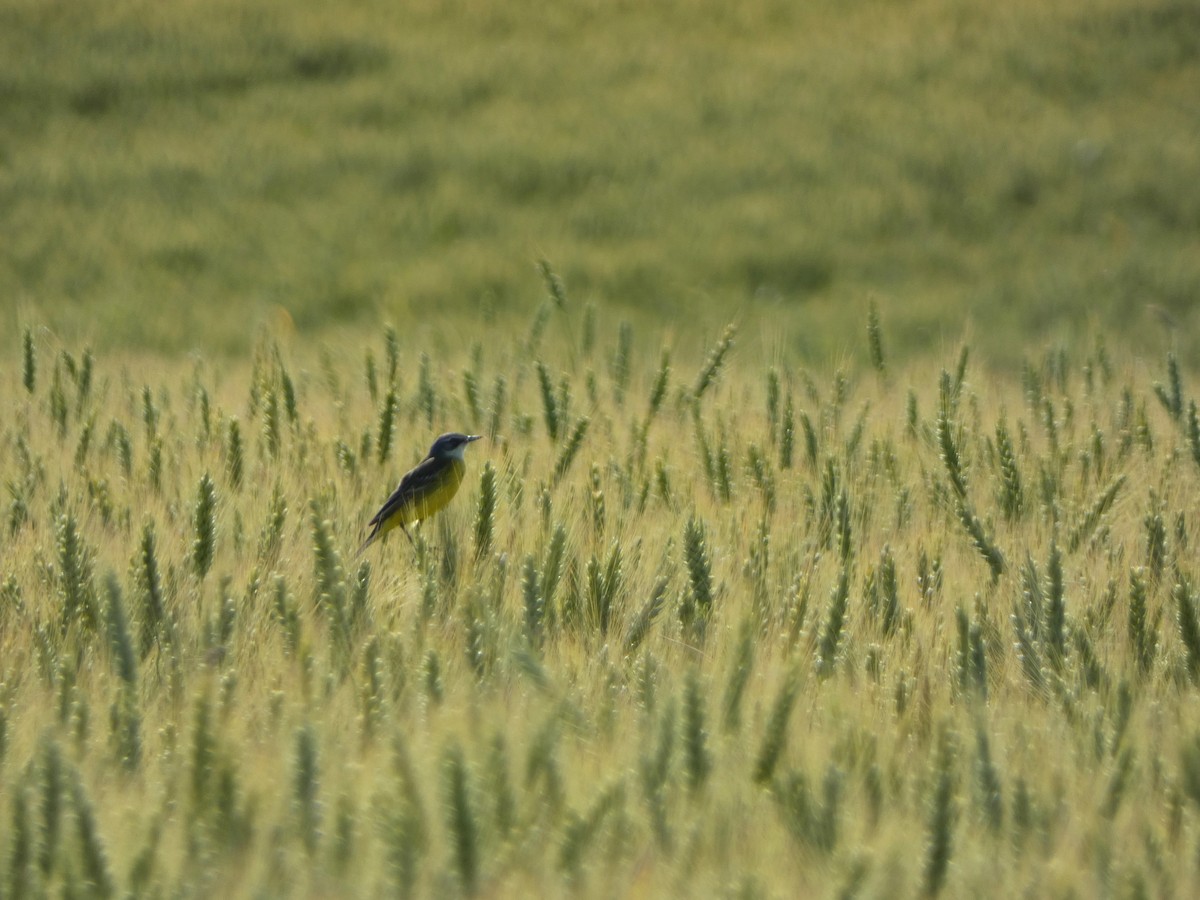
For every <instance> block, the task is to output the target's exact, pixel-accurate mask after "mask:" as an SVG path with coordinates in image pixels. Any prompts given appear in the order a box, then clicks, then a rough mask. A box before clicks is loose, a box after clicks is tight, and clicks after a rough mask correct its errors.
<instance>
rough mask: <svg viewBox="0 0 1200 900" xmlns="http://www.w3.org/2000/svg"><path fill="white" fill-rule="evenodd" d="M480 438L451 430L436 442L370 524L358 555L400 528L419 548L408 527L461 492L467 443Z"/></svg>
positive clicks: (401, 480)
mask: <svg viewBox="0 0 1200 900" xmlns="http://www.w3.org/2000/svg"><path fill="white" fill-rule="evenodd" d="M480 437H482V435H478V434H462V433H461V432H458V431H451V432H449V433H447V434H443V435H442V436H441V437H439V438H438V439H437V440H436V441H434V442H433V446H432V447H430V448H429V454H428V455H427V456H426V457H425V458H424V459H423V460H421V461H420V462H419V463H417V465H416V466H415V467H414V468H413V469H412V470H411V471H409V472H407V473H405V475H404V477H403V478H401V479H400V484H399V485H397V487H396V490H394V491H393V492H392V495H391V496H390V497H388V498H387V500H386V501H385V502H384V504H383V506H381V507H379V512H377V513H375V516H374V518H372V519H371V521H370V522H368V523H367V527H368V528H370V529H371V533H370V534H368V535H367V539H366V540H365V541H363V545H362V546H361V547H359V548H358V553H356V554H355V556H358V555H359V554H360V553H362V552H363V551H364V550H366V549H367V548H368V547H370V546H371V544H373V543H375V541H376V539H378V538H380V537H383V536H384V535H385V534H387V533H388V532H389V531H391V530H392V529H393V528H396V527H397V526H399V528H400V530H401V531H403V532H404V536H405V537H406V538H408V542H409V543H410V544H412V545H413V547H414V548H415V547H416V546H417V545H416V544H415V543H413V539H412V535H411V534H409V533H408V526H409V525H412V524H414V523H416V522H421V521H424V520H425V519H428V518H429V517H430V516H432V515H433V514H434V513H435V512H437V511H438V510H439V509H441V508H442V507H443V506H445V505H446V504H447V503H449V502H450V500H451V498H452V497H453V496H454V495H455V494H456V493H458V486H459V485H460V484H462V480H463V475H464V473H465V472H466V471H467V464H466V461H465V460H464V459H463V454H464V453H465V452H466V449H467V444H470V443H471V442H472V441H477V440H479V439H480Z"/></svg>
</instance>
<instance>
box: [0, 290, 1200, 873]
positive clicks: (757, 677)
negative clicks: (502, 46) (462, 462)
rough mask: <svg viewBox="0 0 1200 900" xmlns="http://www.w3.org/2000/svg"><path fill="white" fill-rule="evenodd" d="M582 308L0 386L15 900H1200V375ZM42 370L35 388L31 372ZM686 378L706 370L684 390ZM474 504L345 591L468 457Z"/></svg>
mask: <svg viewBox="0 0 1200 900" xmlns="http://www.w3.org/2000/svg"><path fill="white" fill-rule="evenodd" d="M547 285H548V288H549V290H548V291H547V294H548V299H546V300H545V301H544V302H542V303H541V304H540V305H536V307H535V312H534V313H533V314H532V315H531V316H530V317H529V319H528V321H527V323H526V324H527V327H526V328H525V329H523V330H522V331H521V332H519V333H518V332H514V333H513V334H511V335H510V337H511V338H512V343H511V346H512V349H501V348H499V347H497V346H496V345H495V344H492V343H489V344H488V345H487V346H484V345H483V344H482V343H476V344H475V345H474V346H469V347H465V348H463V349H462V350H461V351H460V352H459V353H457V354H447V355H445V356H443V357H439V358H438V359H437V360H436V361H435V360H434V359H433V358H432V357H430V356H428V355H425V354H423V353H422V351H421V349H420V347H419V345H414V344H412V343H411V342H406V341H405V340H404V339H403V338H402V337H401V336H399V334H398V333H397V332H396V331H391V330H389V331H387V333H386V336H385V337H383V338H381V339H380V340H379V341H377V342H375V343H373V344H371V345H370V346H368V347H367V348H365V350H364V349H362V348H357V349H348V348H347V347H340V348H338V347H327V348H326V350H325V351H324V352H322V353H320V354H309V353H306V352H304V351H303V350H297V349H295V348H294V347H292V346H290V345H289V338H288V337H287V336H286V335H278V336H272V335H268V334H266V333H263V334H261V335H260V337H259V339H258V340H257V342H256V344H255V350H254V353H253V356H252V362H251V363H250V364H248V365H247V366H245V367H242V368H237V367H234V368H232V369H228V368H226V369H222V368H218V367H214V366H211V365H210V364H208V363H207V362H206V361H205V360H204V359H202V358H200V359H195V360H193V361H192V362H191V363H190V364H188V365H187V366H174V367H165V368H160V369H156V368H154V367H153V366H141V367H134V366H132V365H128V364H124V363H120V362H115V361H111V360H108V359H106V358H105V357H104V355H102V354H97V353H92V352H91V351H89V350H87V349H82V350H80V349H76V348H71V347H65V346H62V345H61V344H59V343H58V342H57V341H56V340H55V338H54V337H53V335H50V334H47V333H44V332H38V331H32V330H31V331H26V332H25V338H24V342H23V346H22V347H21V348H20V352H19V353H18V352H12V353H11V354H10V359H11V361H12V364H11V365H6V366H5V368H4V374H3V379H4V382H3V390H4V392H5V396H7V397H9V398H11V399H10V401H9V404H10V414H9V415H8V417H7V420H6V422H5V425H4V429H3V446H2V450H3V453H2V455H0V460H2V462H0V465H2V478H3V481H4V483H5V484H6V486H7V488H8V497H7V505H6V507H5V515H4V521H3V523H2V525H3V528H2V535H3V536H2V538H0V541H2V543H0V548H2V553H3V557H4V559H5V574H4V582H3V585H2V587H0V784H2V785H3V790H2V791H0V822H2V823H3V829H2V830H0V834H2V835H3V838H2V839H0V886H2V888H3V890H4V892H5V894H6V895H7V896H23V895H29V894H38V893H41V892H43V891H49V892H59V891H62V892H64V893H67V894H73V895H79V894H84V893H86V894H88V895H91V896H101V895H116V894H126V893H132V894H135V895H138V896H146V895H150V896H156V895H161V896H167V895H170V896H215V895H229V894H231V893H232V894H235V895H254V896H259V895H269V896H278V895H301V896H305V895H322V896H328V895H331V894H338V895H342V894H346V893H354V894H360V895H362V894H365V895H375V894H393V893H395V894H400V895H412V896H429V895H437V896H446V895H452V894H455V893H460V892H461V893H465V894H471V893H483V894H487V895H491V896H513V897H516V896H529V895H531V894H534V895H554V894H561V893H568V892H570V893H579V894H583V895H587V896H661V895H680V896H697V895H715V894H722V893H728V894H732V895H736V896H762V897H787V896H797V895H800V896H808V895H814V896H833V895H837V896H875V897H883V896H887V897H895V896H918V895H937V894H943V895H945V896H971V895H976V896H978V895H987V894H994V893H997V892H999V893H1002V894H1005V895H1015V894H1024V893H1027V894H1029V895H1033V896H1095V895H1105V894H1114V895H1118V896H1124V895H1129V896H1142V895H1158V896H1171V895H1174V896H1187V895H1190V894H1192V893H1194V892H1195V890H1196V889H1197V885H1198V883H1200V871H1198V866H1200V852H1198V850H1197V848H1198V846H1200V728H1198V727H1197V725H1196V722H1197V713H1198V712H1200V710H1198V708H1197V691H1196V686H1197V683H1198V682H1200V612H1198V608H1197V601H1198V596H1197V587H1196V578H1197V576H1198V572H1197V570H1196V567H1195V563H1194V558H1193V553H1192V550H1191V547H1192V543H1191V542H1192V541H1194V540H1196V536H1195V535H1196V529H1197V527H1198V525H1197V521H1196V518H1195V504H1194V497H1195V492H1196V489H1197V485H1198V483H1200V425H1198V424H1197V413H1196V406H1195V403H1194V401H1193V400H1192V399H1191V394H1190V393H1189V391H1188V389H1187V385H1186V384H1185V383H1183V375H1182V374H1181V372H1180V370H1179V368H1178V366H1177V364H1176V363H1175V360H1174V357H1173V356H1171V357H1166V358H1164V359H1163V360H1161V361H1159V362H1158V363H1156V364H1155V365H1154V366H1152V367H1151V368H1150V370H1147V368H1146V367H1145V366H1142V365H1139V364H1136V363H1134V362H1133V361H1132V360H1131V359H1129V358H1128V357H1127V356H1126V355H1124V354H1120V353H1117V352H1114V351H1113V350H1112V349H1111V348H1108V349H1106V348H1105V346H1104V345H1103V344H1102V343H1096V344H1095V345H1094V346H1092V347H1090V348H1088V349H1085V350H1062V351H1056V352H1053V353H1048V354H1046V355H1045V356H1044V357H1041V356H1039V357H1037V358H1031V359H1030V360H1029V362H1028V364H1027V365H1026V367H1025V369H1024V372H1023V375H1022V376H1021V377H1020V378H1019V379H1015V378H1014V379H1012V380H1007V381H1006V380H1003V379H1001V380H997V379H993V378H978V379H977V378H976V377H975V367H974V365H973V364H972V362H971V360H970V355H969V352H968V348H967V347H963V348H962V350H961V351H960V352H956V353H952V354H951V355H950V356H949V357H948V358H947V359H946V360H944V368H943V367H941V366H938V365H937V364H936V361H935V364H934V365H932V366H930V365H927V364H926V362H925V361H922V362H921V363H920V364H907V365H906V364H903V363H899V362H896V361H894V360H892V359H891V358H890V354H889V344H888V341H887V323H886V321H883V322H880V320H879V318H878V316H877V315H875V314H873V315H872V316H871V317H870V318H869V320H868V321H865V322H864V323H863V327H862V328H861V329H860V335H859V338H860V339H859V345H860V351H861V352H859V353H857V354H855V357H854V359H855V360H857V362H852V364H850V365H848V367H847V368H846V369H845V370H842V371H808V370H805V369H803V368H799V367H796V366H794V365H792V364H790V363H788V362H784V361H780V362H776V363H772V362H770V361H766V362H763V361H760V360H756V359H754V358H750V357H747V356H745V355H742V354H739V345H738V337H737V334H736V333H735V330H734V329H732V328H731V329H728V330H726V331H724V332H719V333H716V334H713V335H711V336H709V339H708V351H707V353H706V354H698V355H694V356H693V355H691V354H683V355H680V354H677V352H674V348H673V347H672V346H671V345H670V344H669V342H668V343H667V345H666V347H665V349H664V347H663V340H662V338H663V335H662V334H660V333H653V332H650V333H646V332H642V331H640V330H638V329H635V328H633V327H631V326H629V325H627V324H626V323H621V322H612V321H609V320H607V319H606V317H605V316H604V315H602V314H598V313H596V312H595V311H594V310H591V309H587V308H584V309H580V308H578V307H576V306H575V305H574V304H572V303H571V301H570V300H569V299H568V298H567V296H566V294H565V292H564V291H563V288H562V284H561V282H559V281H558V280H557V279H556V278H555V277H554V276H553V274H552V273H550V272H547ZM14 349H15V348H14ZM677 356H679V357H680V358H677ZM451 427H454V428H467V429H471V430H474V431H477V432H479V433H481V434H483V435H485V437H486V439H485V440H484V441H481V442H480V443H478V444H475V445H472V449H471V453H470V454H469V455H468V462H469V466H470V468H469V474H468V478H467V481H466V483H465V485H464V487H463V489H462V491H461V492H460V494H459V496H458V497H457V498H456V499H455V501H454V503H453V504H452V505H451V507H449V508H448V510H447V511H446V512H445V513H443V514H441V515H440V516H438V517H436V518H435V519H433V520H431V521H430V522H429V523H427V525H426V526H424V527H422V528H420V529H418V530H417V539H416V546H415V548H414V547H412V546H410V545H409V544H408V543H407V542H405V541H404V540H403V538H402V537H401V536H400V535H397V534H394V535H393V536H392V537H391V538H390V539H389V540H387V541H386V542H384V543H383V544H381V545H376V546H374V547H372V548H370V549H369V550H368V551H367V553H366V554H364V555H363V556H362V557H355V555H354V551H355V549H356V548H357V546H358V544H359V542H360V541H361V539H362V537H363V534H364V528H363V526H364V523H365V520H366V518H367V517H368V516H369V515H370V513H371V512H373V511H374V509H375V508H376V506H377V504H378V503H379V502H380V501H381V500H382V498H383V497H384V496H385V495H386V492H387V491H388V489H389V486H390V485H391V484H393V483H394V482H395V479H396V478H397V476H398V475H399V473H400V472H402V471H403V470H404V469H406V468H407V467H408V466H410V465H411V464H413V463H414V462H416V460H417V459H418V458H419V457H420V456H421V455H422V454H423V453H424V451H425V449H426V446H427V444H428V443H429V440H430V438H431V436H432V435H433V434H435V433H436V432H438V431H441V430H446V429H448V428H451Z"/></svg>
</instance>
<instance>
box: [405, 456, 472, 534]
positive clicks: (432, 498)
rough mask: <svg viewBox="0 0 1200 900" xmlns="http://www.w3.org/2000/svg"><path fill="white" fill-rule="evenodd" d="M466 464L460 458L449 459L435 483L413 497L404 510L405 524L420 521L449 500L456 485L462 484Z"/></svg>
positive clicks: (455, 491)
mask: <svg viewBox="0 0 1200 900" xmlns="http://www.w3.org/2000/svg"><path fill="white" fill-rule="evenodd" d="M466 471H467V464H466V463H464V462H463V461H462V460H461V459H451V460H450V461H449V463H448V464H447V465H446V468H445V469H444V470H443V471H442V473H441V476H440V477H439V478H438V480H437V483H436V484H431V485H429V487H427V488H426V489H425V490H424V491H422V492H421V495H420V496H418V497H414V498H413V501H412V503H410V504H409V505H408V506H407V508H405V510H404V520H405V524H406V525H409V524H411V523H413V522H420V521H422V520H424V519H428V518H429V517H430V516H432V515H433V514H434V513H435V512H437V511H438V510H439V509H441V508H442V507H443V506H445V505H446V504H447V503H449V502H450V499H451V498H452V497H453V496H454V495H455V494H457V493H458V486H459V485H460V484H462V480H463V475H465V474H466Z"/></svg>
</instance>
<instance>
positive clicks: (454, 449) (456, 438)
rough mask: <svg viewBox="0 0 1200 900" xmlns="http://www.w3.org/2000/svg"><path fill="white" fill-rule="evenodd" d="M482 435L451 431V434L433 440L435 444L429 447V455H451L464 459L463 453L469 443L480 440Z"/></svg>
mask: <svg viewBox="0 0 1200 900" xmlns="http://www.w3.org/2000/svg"><path fill="white" fill-rule="evenodd" d="M482 436H483V435H479V434H462V433H461V432H458V431H451V432H450V433H449V434H443V435H442V436H441V437H440V438H438V439H437V440H436V441H434V442H433V446H432V447H430V448H429V455H430V456H433V457H438V458H441V459H446V458H450V457H453V458H455V459H462V458H463V453H464V452H465V451H466V449H467V444H469V443H471V441H477V440H479V439H480V438H481V437H482Z"/></svg>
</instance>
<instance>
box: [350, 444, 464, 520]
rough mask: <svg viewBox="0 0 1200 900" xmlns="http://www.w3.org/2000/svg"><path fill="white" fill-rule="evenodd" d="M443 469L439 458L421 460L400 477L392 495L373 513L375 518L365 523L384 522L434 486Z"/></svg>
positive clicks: (439, 479)
mask: <svg viewBox="0 0 1200 900" xmlns="http://www.w3.org/2000/svg"><path fill="white" fill-rule="evenodd" d="M444 469H445V465H444V464H443V462H442V461H441V460H436V459H425V460H423V461H422V462H421V463H420V464H419V465H418V466H417V467H416V468H415V469H413V470H412V471H411V472H409V473H408V474H407V475H405V476H404V477H403V478H401V479H400V484H399V485H398V486H397V487H396V490H395V491H393V492H392V496H390V497H388V498H387V500H386V501H385V502H384V504H383V506H381V507H380V508H379V512H377V513H375V518H373V519H371V521H370V522H368V523H367V525H374V524H376V523H378V522H386V521H387V520H388V519H389V518H390V517H391V516H392V515H394V514H395V513H396V512H397V511H398V510H400V509H402V508H403V507H405V506H407V505H408V504H410V503H412V502H413V500H414V499H415V498H417V497H420V496H422V495H423V494H424V493H425V492H426V491H429V490H432V489H433V488H436V487H437V486H438V484H439V483H440V481H441V476H442V474H443V473H444Z"/></svg>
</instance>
